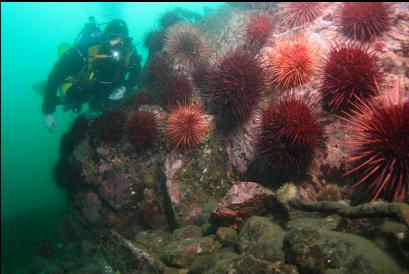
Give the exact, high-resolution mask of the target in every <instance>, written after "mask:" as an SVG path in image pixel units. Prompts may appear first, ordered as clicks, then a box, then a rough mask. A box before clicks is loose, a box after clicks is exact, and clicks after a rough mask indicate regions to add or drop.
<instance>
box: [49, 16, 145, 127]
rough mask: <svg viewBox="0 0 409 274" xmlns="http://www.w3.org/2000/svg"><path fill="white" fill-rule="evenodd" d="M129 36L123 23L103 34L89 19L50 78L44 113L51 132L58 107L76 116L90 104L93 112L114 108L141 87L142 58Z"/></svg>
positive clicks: (115, 22)
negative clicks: (62, 107)
mask: <svg viewBox="0 0 409 274" xmlns="http://www.w3.org/2000/svg"><path fill="white" fill-rule="evenodd" d="M128 35H129V32H128V26H127V24H126V23H125V22H124V21H123V20H121V19H114V20H112V21H110V22H109V23H108V24H107V25H106V27H105V30H104V32H103V33H102V32H101V31H100V29H99V26H98V25H97V24H96V22H95V20H94V19H93V17H90V23H87V24H86V25H85V27H84V29H83V30H82V31H81V33H80V34H79V35H78V37H77V39H76V42H75V43H74V46H73V47H71V48H69V49H67V50H66V52H65V53H64V54H63V55H62V56H61V57H60V58H59V60H58V61H57V62H56V63H55V65H54V67H53V69H52V70H51V72H50V73H49V75H48V79H47V82H46V84H45V88H44V100H43V104H42V112H43V114H44V115H45V125H46V127H47V128H48V130H49V131H50V132H53V131H54V130H55V128H56V121H55V118H54V115H53V113H54V112H55V109H56V106H57V105H59V104H62V105H63V106H64V109H63V110H64V111H67V110H72V111H74V112H80V111H81V108H82V105H83V104H84V103H88V105H89V110H90V111H102V110H106V109H109V108H114V107H115V106H117V105H118V103H119V102H120V101H121V99H122V98H123V97H124V96H125V95H126V93H127V92H128V91H131V90H132V88H133V87H134V86H135V85H138V84H139V80H140V72H141V57H140V55H138V53H137V52H136V49H135V46H134V45H133V44H132V38H131V37H129V36H128ZM58 89H60V97H59V96H57V90H58Z"/></svg>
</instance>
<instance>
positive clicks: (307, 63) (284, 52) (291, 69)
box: [266, 36, 317, 89]
mask: <svg viewBox="0 0 409 274" xmlns="http://www.w3.org/2000/svg"><path fill="white" fill-rule="evenodd" d="M267 57H268V58H267V69H266V71H267V73H268V75H269V78H270V79H271V81H272V82H273V83H274V84H275V85H276V86H277V87H279V88H283V89H289V88H294V87H297V86H299V85H302V84H305V83H307V82H308V81H310V80H311V78H312V77H313V75H314V73H315V70H316V67H317V58H316V52H315V49H314V48H313V46H312V45H311V44H310V43H309V42H308V40H307V38H305V37H304V36H293V37H289V38H287V39H286V40H283V41H280V42H278V44H277V45H276V46H275V47H274V49H273V51H272V52H271V53H267Z"/></svg>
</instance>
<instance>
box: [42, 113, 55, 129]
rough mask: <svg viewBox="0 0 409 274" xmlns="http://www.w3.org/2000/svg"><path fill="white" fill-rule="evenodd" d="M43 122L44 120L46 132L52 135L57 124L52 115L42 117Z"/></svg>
mask: <svg viewBox="0 0 409 274" xmlns="http://www.w3.org/2000/svg"><path fill="white" fill-rule="evenodd" d="M44 120H45V126H46V127H47V129H48V131H49V132H50V133H53V131H54V130H55V128H56V127H57V123H56V121H55V119H54V115H53V114H47V115H45V116H44Z"/></svg>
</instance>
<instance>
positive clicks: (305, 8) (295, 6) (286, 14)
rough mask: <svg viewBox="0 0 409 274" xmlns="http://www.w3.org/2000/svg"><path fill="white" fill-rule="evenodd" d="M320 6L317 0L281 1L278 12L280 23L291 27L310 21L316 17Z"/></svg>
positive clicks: (321, 5)
mask: <svg viewBox="0 0 409 274" xmlns="http://www.w3.org/2000/svg"><path fill="white" fill-rule="evenodd" d="M322 7H323V4H322V3H319V2H288V3H283V4H282V6H281V12H280V13H279V16H280V18H281V24H283V25H285V26H287V27H290V28H293V27H299V26H302V25H304V24H307V23H310V22H312V21H314V20H315V19H316V18H317V17H318V15H319V13H320V11H321V9H322Z"/></svg>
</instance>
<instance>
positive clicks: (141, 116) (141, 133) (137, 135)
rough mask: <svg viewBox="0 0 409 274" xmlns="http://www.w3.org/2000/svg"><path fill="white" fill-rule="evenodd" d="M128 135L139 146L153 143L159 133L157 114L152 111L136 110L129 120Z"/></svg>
mask: <svg viewBox="0 0 409 274" xmlns="http://www.w3.org/2000/svg"><path fill="white" fill-rule="evenodd" d="M127 135H128V137H129V139H130V141H131V142H132V143H133V144H134V145H136V146H138V147H145V146H150V145H152V143H153V141H154V140H155V138H156V136H157V135H158V128H157V125H156V119H155V115H154V114H153V113H152V112H150V111H138V112H136V113H135V114H134V115H133V116H132V117H131V118H130V119H129V120H128V123H127Z"/></svg>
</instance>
